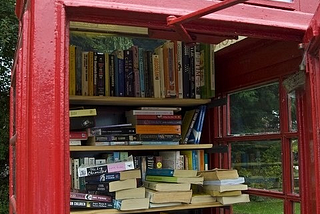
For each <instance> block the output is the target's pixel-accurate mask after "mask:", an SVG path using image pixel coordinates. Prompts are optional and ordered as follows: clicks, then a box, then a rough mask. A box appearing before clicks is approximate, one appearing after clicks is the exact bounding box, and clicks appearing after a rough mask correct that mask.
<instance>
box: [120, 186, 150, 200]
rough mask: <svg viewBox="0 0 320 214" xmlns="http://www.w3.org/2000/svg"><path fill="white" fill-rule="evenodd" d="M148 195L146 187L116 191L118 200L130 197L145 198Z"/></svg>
mask: <svg viewBox="0 0 320 214" xmlns="http://www.w3.org/2000/svg"><path fill="white" fill-rule="evenodd" d="M145 196H146V188H145V187H138V188H130V189H124V190H119V191H116V192H115V199H116V200H123V199H130V198H145Z"/></svg>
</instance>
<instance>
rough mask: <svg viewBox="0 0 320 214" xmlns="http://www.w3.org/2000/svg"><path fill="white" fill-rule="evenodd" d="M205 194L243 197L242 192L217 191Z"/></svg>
mask: <svg viewBox="0 0 320 214" xmlns="http://www.w3.org/2000/svg"><path fill="white" fill-rule="evenodd" d="M204 192H205V193H207V194H210V195H211V196H214V197H216V196H238V195H241V194H242V193H241V190H233V191H226V192H219V191H215V190H204Z"/></svg>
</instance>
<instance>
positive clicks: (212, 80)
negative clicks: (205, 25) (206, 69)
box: [209, 45, 216, 97]
mask: <svg viewBox="0 0 320 214" xmlns="http://www.w3.org/2000/svg"><path fill="white" fill-rule="evenodd" d="M209 76H210V87H209V96H210V97H214V96H215V88H216V81H215V60H214V45H210V75H209Z"/></svg>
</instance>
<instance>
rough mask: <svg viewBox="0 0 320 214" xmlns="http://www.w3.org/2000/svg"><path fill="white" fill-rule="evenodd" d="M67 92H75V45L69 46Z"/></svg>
mask: <svg viewBox="0 0 320 214" xmlns="http://www.w3.org/2000/svg"><path fill="white" fill-rule="evenodd" d="M69 94H70V95H75V94H76V46H74V45H70V46H69Z"/></svg>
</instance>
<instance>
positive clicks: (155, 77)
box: [152, 54, 161, 98]
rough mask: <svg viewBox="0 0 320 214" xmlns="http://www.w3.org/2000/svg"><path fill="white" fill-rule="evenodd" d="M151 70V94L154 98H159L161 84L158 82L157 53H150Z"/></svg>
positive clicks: (158, 62)
mask: <svg viewBox="0 0 320 214" xmlns="http://www.w3.org/2000/svg"><path fill="white" fill-rule="evenodd" d="M152 67H153V69H152V72H153V96H154V98H161V84H160V61H159V55H156V54H153V55H152Z"/></svg>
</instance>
